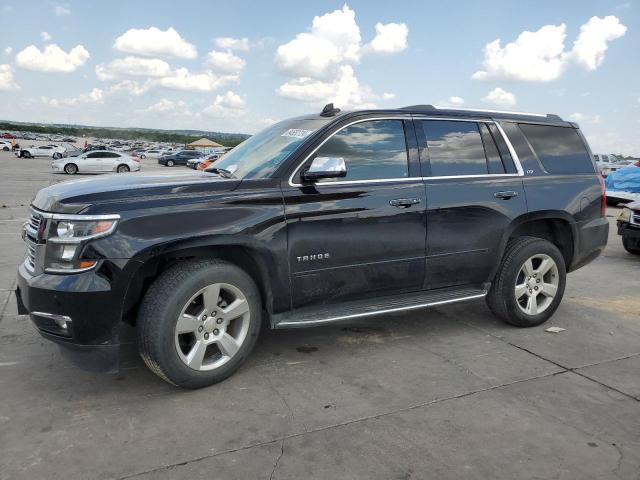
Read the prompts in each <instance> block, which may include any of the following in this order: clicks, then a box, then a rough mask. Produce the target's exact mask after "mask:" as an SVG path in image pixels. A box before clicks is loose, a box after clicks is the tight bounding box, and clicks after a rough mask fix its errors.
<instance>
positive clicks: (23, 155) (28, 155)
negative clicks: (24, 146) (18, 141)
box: [20, 152, 32, 158]
mask: <svg viewBox="0 0 640 480" xmlns="http://www.w3.org/2000/svg"><path fill="white" fill-rule="evenodd" d="M20 156H21V157H24V158H32V157H31V154H30V153H29V152H22V153H21V154H20Z"/></svg>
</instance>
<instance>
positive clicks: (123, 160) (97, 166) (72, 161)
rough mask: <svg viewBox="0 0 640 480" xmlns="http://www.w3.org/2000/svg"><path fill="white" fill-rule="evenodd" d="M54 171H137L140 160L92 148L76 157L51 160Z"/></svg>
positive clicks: (74, 172) (73, 172) (70, 172)
mask: <svg viewBox="0 0 640 480" xmlns="http://www.w3.org/2000/svg"><path fill="white" fill-rule="evenodd" d="M51 168H52V169H53V171H54V172H59V173H62V172H64V173H67V174H69V175H75V174H76V173H104V172H117V173H126V172H137V171H138V170H140V161H139V160H138V159H137V158H133V157H131V156H130V155H127V154H126V153H122V152H110V151H107V150H92V151H90V152H86V153H83V154H82V155H79V156H77V157H64V158H60V159H58V160H54V161H53V162H51Z"/></svg>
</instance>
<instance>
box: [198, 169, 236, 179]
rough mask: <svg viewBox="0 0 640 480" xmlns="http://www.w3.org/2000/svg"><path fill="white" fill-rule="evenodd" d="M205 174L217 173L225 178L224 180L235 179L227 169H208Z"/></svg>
mask: <svg viewBox="0 0 640 480" xmlns="http://www.w3.org/2000/svg"><path fill="white" fill-rule="evenodd" d="M205 172H211V173H217V174H218V175H220V176H221V177H224V178H235V177H234V175H233V173H231V172H230V171H229V170H227V169H226V168H216V167H214V168H207V169H206V170H205Z"/></svg>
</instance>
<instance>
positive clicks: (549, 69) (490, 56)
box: [471, 15, 627, 82]
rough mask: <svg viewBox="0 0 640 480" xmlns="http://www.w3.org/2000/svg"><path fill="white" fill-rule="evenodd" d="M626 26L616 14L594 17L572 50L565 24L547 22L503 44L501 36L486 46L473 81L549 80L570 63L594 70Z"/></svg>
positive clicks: (556, 77)
mask: <svg viewBox="0 0 640 480" xmlns="http://www.w3.org/2000/svg"><path fill="white" fill-rule="evenodd" d="M626 31H627V27H625V26H624V25H622V24H621V23H620V20H619V19H618V18H617V17H615V16H612V15H610V16H607V17H604V18H600V17H591V19H590V20H589V21H588V22H587V23H585V24H584V25H582V26H581V27H580V34H579V35H578V37H577V39H576V40H575V42H574V44H573V49H572V50H571V51H566V50H565V45H564V41H565V39H566V36H567V34H566V26H565V24H564V23H563V24H560V25H545V26H543V27H541V28H540V29H539V30H537V31H535V32H528V31H524V32H522V33H521V34H520V35H518V38H517V39H516V40H515V41H514V42H510V43H507V44H506V45H505V46H504V47H502V46H501V41H500V39H496V40H494V41H493V42H490V43H488V44H487V45H486V46H485V48H484V59H483V62H482V64H483V67H484V70H479V71H477V72H475V73H474V74H473V75H472V77H471V78H473V79H474V80H491V79H501V80H514V81H525V82H548V81H552V80H556V79H558V78H559V77H560V76H561V75H562V74H563V73H564V71H565V70H566V68H567V66H568V65H569V63H570V62H572V61H573V62H575V63H577V64H578V65H580V66H582V67H584V68H585V69H587V70H595V69H596V68H598V67H599V66H600V65H601V64H602V61H603V60H604V55H605V52H606V51H607V48H608V42H611V41H612V40H615V39H617V38H620V37H621V36H623V35H624V34H625V32H626Z"/></svg>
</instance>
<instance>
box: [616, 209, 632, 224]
mask: <svg viewBox="0 0 640 480" xmlns="http://www.w3.org/2000/svg"><path fill="white" fill-rule="evenodd" d="M618 221H619V222H625V223H629V222H630V221H631V209H629V208H627V207H625V208H623V209H622V211H621V212H620V215H618Z"/></svg>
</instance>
